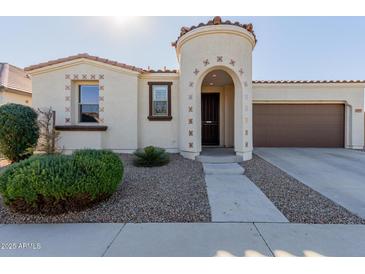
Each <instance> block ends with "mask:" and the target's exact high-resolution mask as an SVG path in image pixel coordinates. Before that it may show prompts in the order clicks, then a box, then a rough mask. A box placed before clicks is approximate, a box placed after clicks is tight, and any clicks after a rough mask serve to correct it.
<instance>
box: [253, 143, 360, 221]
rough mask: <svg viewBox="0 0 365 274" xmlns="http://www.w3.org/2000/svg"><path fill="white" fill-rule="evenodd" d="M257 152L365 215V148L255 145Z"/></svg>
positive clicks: (350, 208) (347, 207)
mask: <svg viewBox="0 0 365 274" xmlns="http://www.w3.org/2000/svg"><path fill="white" fill-rule="evenodd" d="M254 153H255V154H256V155H258V156H260V157H261V158H263V159H265V160H266V161H268V162H270V163H271V164H273V165H275V166H277V167H279V168H280V169H282V170H283V171H285V172H287V173H288V174H289V175H291V176H293V177H294V178H296V179H297V180H299V181H301V182H302V183H304V184H306V185H307V186H309V187H311V188H312V189H314V190H316V191H318V192H319V193H321V194H322V195H324V196H326V197H327V198H329V199H331V200H332V201H334V202H336V203H338V204H340V205H341V206H343V207H345V208H346V209H348V210H349V211H351V212H352V213H354V214H356V215H358V216H359V217H361V218H365V152H361V151H355V150H348V149H337V148H333V149H329V148H255V149H254Z"/></svg>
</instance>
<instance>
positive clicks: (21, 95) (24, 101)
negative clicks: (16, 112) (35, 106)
mask: <svg viewBox="0 0 365 274" xmlns="http://www.w3.org/2000/svg"><path fill="white" fill-rule="evenodd" d="M7 103H15V104H21V105H26V106H31V105H32V94H31V93H29V94H28V93H25V92H17V91H13V90H8V89H2V90H1V91H0V105H4V104H7Z"/></svg>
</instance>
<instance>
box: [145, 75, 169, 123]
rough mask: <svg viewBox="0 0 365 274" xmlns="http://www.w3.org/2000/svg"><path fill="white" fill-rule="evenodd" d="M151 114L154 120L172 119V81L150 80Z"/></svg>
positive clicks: (150, 117) (149, 117)
mask: <svg viewBox="0 0 365 274" xmlns="http://www.w3.org/2000/svg"><path fill="white" fill-rule="evenodd" d="M148 85H149V116H148V119H149V120H152V121H163V120H165V121H166V120H167V121H169V120H171V119H172V117H171V85H172V82H148Z"/></svg>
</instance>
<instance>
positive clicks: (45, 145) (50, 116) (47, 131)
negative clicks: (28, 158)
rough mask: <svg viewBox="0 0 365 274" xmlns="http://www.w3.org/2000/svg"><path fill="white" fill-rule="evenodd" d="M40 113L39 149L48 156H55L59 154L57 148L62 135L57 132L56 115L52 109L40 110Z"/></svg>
mask: <svg viewBox="0 0 365 274" xmlns="http://www.w3.org/2000/svg"><path fill="white" fill-rule="evenodd" d="M38 113H39V120H38V124H39V130H40V134H39V140H38V147H37V149H38V150H39V151H42V152H45V153H46V154H54V153H57V152H59V149H58V148H57V141H58V140H59V135H60V133H59V132H57V131H56V130H55V127H54V126H55V119H56V114H55V111H53V110H52V108H51V107H50V108H46V109H38Z"/></svg>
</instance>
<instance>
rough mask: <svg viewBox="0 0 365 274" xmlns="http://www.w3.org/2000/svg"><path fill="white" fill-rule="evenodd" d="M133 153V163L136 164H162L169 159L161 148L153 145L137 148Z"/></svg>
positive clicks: (147, 165)
mask: <svg viewBox="0 0 365 274" xmlns="http://www.w3.org/2000/svg"><path fill="white" fill-rule="evenodd" d="M134 155H135V156H136V158H135V159H134V165H136V166H144V167H153V166H163V165H166V164H167V163H168V162H169V161H170V159H169V155H168V154H167V153H166V151H165V150H164V149H163V148H158V147H154V146H148V147H145V148H144V149H142V150H137V151H135V152H134Z"/></svg>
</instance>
